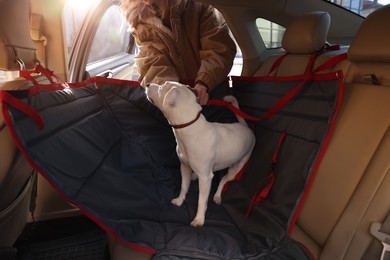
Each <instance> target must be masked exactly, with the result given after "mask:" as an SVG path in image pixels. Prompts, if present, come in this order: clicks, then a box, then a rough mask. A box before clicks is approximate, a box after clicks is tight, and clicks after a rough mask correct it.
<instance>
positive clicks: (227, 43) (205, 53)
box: [196, 5, 236, 89]
mask: <svg viewBox="0 0 390 260" xmlns="http://www.w3.org/2000/svg"><path fill="white" fill-rule="evenodd" d="M203 9H204V10H203V12H201V13H200V46H201V47H200V50H199V55H200V59H201V65H200V68H199V71H198V74H197V78H196V81H198V82H201V83H204V84H206V85H207V87H208V88H209V89H212V88H213V87H215V86H216V85H218V84H219V83H221V82H222V81H223V80H224V79H225V78H226V77H227V75H228V73H229V72H230V70H231V68H232V65H233V61H234V56H235V55H236V44H235V43H234V41H233V40H232V38H231V37H230V35H229V28H228V26H227V24H226V22H225V21H224V20H223V19H220V18H219V17H217V15H216V13H215V11H214V8H213V7H211V6H206V5H203Z"/></svg>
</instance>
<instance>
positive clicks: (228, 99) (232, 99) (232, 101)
mask: <svg viewBox="0 0 390 260" xmlns="http://www.w3.org/2000/svg"><path fill="white" fill-rule="evenodd" d="M223 100H225V101H226V102H229V103H230V104H232V105H233V106H235V107H236V108H237V109H240V108H239V106H238V101H237V99H236V98H235V97H234V96H232V95H229V96H225V97H224V98H223ZM236 117H237V120H238V122H240V123H241V124H243V125H246V126H248V124H247V123H246V121H245V119H244V118H242V117H240V116H239V115H237V114H236Z"/></svg>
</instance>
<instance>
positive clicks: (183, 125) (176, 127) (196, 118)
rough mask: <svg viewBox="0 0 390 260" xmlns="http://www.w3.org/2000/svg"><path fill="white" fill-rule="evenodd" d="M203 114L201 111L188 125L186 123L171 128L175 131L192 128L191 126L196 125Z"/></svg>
mask: <svg viewBox="0 0 390 260" xmlns="http://www.w3.org/2000/svg"><path fill="white" fill-rule="evenodd" d="M201 112H202V111H199V112H198V114H197V115H196V117H195V118H194V119H193V120H191V121H189V122H187V123H184V124H177V125H172V124H170V126H171V127H172V128H174V129H181V128H185V127H187V126H190V125H192V124H193V123H195V122H196V121H197V120H198V119H199V118H200V115H201Z"/></svg>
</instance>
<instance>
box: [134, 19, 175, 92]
mask: <svg viewBox="0 0 390 260" xmlns="http://www.w3.org/2000/svg"><path fill="white" fill-rule="evenodd" d="M146 31H148V26H144V25H139V26H138V27H137V30H134V31H133V35H134V37H135V39H136V41H137V45H138V48H139V54H138V55H137V57H136V59H135V62H136V65H137V67H138V70H139V73H140V78H139V80H140V81H141V84H146V83H150V82H153V83H157V84H163V83H164V82H165V81H167V80H171V81H178V80H179V77H178V73H177V71H176V69H175V66H174V65H173V63H172V61H171V60H170V56H169V55H167V54H166V53H164V51H165V50H166V48H165V44H164V43H163V42H162V41H161V40H159V38H158V37H154V36H153V34H152V33H150V31H151V30H149V31H148V32H146Z"/></svg>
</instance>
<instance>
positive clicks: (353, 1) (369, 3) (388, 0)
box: [325, 0, 390, 17]
mask: <svg viewBox="0 0 390 260" xmlns="http://www.w3.org/2000/svg"><path fill="white" fill-rule="evenodd" d="M325 1H328V2H331V3H333V4H335V5H339V6H340V7H342V8H345V9H347V10H350V11H351V12H354V13H356V14H358V15H361V16H363V17H367V16H368V15H369V14H370V13H372V12H373V11H375V10H376V9H378V8H381V7H382V6H384V5H387V4H390V0H364V1H363V0H347V1H346V0H325Z"/></svg>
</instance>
